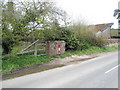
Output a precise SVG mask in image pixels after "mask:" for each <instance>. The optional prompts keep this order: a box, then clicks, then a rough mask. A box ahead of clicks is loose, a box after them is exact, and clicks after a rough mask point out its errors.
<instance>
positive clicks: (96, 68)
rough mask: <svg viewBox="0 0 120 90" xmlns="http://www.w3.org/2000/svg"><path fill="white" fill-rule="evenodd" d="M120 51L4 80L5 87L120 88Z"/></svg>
mask: <svg viewBox="0 0 120 90" xmlns="http://www.w3.org/2000/svg"><path fill="white" fill-rule="evenodd" d="M118 67H119V65H118V52H113V53H109V54H106V55H103V56H101V57H97V58H93V59H90V60H87V61H84V62H80V63H78V64H71V65H68V66H64V67H59V68H55V69H51V70H47V71H43V72H39V73H34V74H30V75H26V76H22V77H18V78H15V79H9V80H5V81H3V82H2V83H3V88H118Z"/></svg>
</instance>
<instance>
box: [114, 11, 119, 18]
mask: <svg viewBox="0 0 120 90" xmlns="http://www.w3.org/2000/svg"><path fill="white" fill-rule="evenodd" d="M113 16H114V17H116V18H117V19H119V18H120V10H119V9H115V10H114V15H113Z"/></svg>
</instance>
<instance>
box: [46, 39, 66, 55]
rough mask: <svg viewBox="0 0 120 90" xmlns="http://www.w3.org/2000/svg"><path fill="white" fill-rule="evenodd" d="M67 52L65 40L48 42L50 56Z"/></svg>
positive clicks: (47, 47) (47, 51)
mask: <svg viewBox="0 0 120 90" xmlns="http://www.w3.org/2000/svg"><path fill="white" fill-rule="evenodd" d="M64 52H65V41H49V42H47V44H46V54H47V55H48V56H54V55H60V54H63V53H64Z"/></svg>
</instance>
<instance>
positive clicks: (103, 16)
mask: <svg viewBox="0 0 120 90" xmlns="http://www.w3.org/2000/svg"><path fill="white" fill-rule="evenodd" d="M8 1H9V0H8ZM10 1H11V0H10ZM12 1H16V0H12ZM19 1H28V2H29V1H32V0H19ZM35 1H38V0H35ZM39 1H44V0H39ZM45 1H47V0H45ZM49 1H51V0H49ZM52 1H55V2H56V4H57V6H58V7H60V8H62V9H63V10H64V11H66V12H67V14H68V15H69V17H70V18H71V19H72V21H74V22H77V21H82V22H85V23H86V24H102V23H114V25H113V28H118V22H117V19H116V18H115V17H113V13H114V10H115V9H118V2H119V1H120V0H52Z"/></svg>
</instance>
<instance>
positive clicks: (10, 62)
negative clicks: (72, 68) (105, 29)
mask: <svg viewBox="0 0 120 90" xmlns="http://www.w3.org/2000/svg"><path fill="white" fill-rule="evenodd" d="M117 49H118V47H116V46H112V47H105V48H99V47H90V48H88V49H85V50H82V51H81V50H77V51H74V52H73V51H71V50H69V51H67V52H65V53H64V54H62V55H60V56H37V57H34V56H32V55H27V54H24V55H18V56H8V57H4V58H3V59H2V60H3V64H2V67H3V74H6V73H11V72H12V71H13V70H18V69H21V68H25V67H30V66H33V65H36V64H42V63H45V62H48V61H51V60H53V59H54V58H58V57H60V58H64V57H67V56H72V55H79V56H80V55H85V54H92V53H97V52H106V51H113V50H117Z"/></svg>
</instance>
